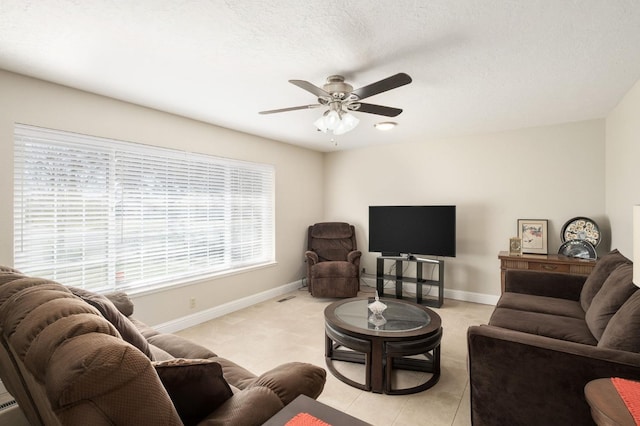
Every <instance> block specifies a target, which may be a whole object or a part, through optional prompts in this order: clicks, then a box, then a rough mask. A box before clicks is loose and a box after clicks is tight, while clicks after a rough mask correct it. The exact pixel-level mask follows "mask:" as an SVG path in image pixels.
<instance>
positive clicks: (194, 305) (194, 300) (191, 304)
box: [189, 297, 196, 309]
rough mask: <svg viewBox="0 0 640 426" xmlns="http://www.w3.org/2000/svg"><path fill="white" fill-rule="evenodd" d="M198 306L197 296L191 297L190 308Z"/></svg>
mask: <svg viewBox="0 0 640 426" xmlns="http://www.w3.org/2000/svg"><path fill="white" fill-rule="evenodd" d="M195 307H196V298H195V297H192V298H191V299H189V308H191V309H193V308H195Z"/></svg>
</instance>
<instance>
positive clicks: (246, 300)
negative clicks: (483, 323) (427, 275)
mask: <svg viewBox="0 0 640 426" xmlns="http://www.w3.org/2000/svg"><path fill="white" fill-rule="evenodd" d="M362 280H363V281H364V282H365V283H366V284H367V285H368V286H370V287H372V288H374V289H375V287H376V280H375V279H370V278H363V279H362ZM405 286H406V288H407V290H409V291H411V288H410V286H411V285H410V284H405ZM300 287H302V280H298V281H295V282H292V283H289V284H285V285H283V286H280V287H276V288H274V289H271V290H267V291H263V292H261V293H258V294H253V295H251V296H247V297H243V298H242V299H238V300H234V301H232V302H228V303H225V304H222V305H220V306H215V307H213V308H210V309H205V310H204V311H199V312H196V313H194V314H191V315H187V316H184V317H181V318H177V319H175V320H171V321H167V322H165V323H162V324H158V325H155V326H154V327H153V328H155V329H156V330H157V331H159V332H161V333H175V332H176V331H180V330H184V329H185V328H189V327H193V326H196V325H198V324H202V323H203V322H206V321H209V320H212V319H214V318H218V317H221V316H223V315H226V314H230V313H232V312H235V311H238V310H240V309H244V308H248V307H249V306H252V305H255V304H256V303H260V302H264V301H265V300H269V299H273V298H274V297H278V296H281V295H283V294H286V293H289V292H291V291H294V290H297V289H299V288H300ZM413 289H414V292H415V284H414V286H413ZM444 297H445V298H446V299H454V300H461V301H464V302H473V303H481V304H484V305H495V304H496V303H497V302H498V299H499V296H494V295H490V294H483V293H473V292H469V291H462V290H447V289H445V290H444Z"/></svg>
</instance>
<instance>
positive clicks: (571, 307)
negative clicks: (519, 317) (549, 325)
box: [496, 293, 584, 319]
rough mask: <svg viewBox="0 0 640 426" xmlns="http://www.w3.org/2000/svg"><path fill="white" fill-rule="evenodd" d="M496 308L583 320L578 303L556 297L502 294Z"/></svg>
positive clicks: (582, 313)
mask: <svg viewBox="0 0 640 426" xmlns="http://www.w3.org/2000/svg"><path fill="white" fill-rule="evenodd" d="M496 307H498V308H508V309H516V310H519V311H526V312H539V313H541V314H551V315H560V316H564V317H571V318H579V319H584V311H583V310H582V306H581V305H580V302H578V301H577V300H567V299H560V298H557V297H546V296H535V295H531V294H522V293H504V294H503V295H502V296H501V297H500V300H498V304H497V305H496Z"/></svg>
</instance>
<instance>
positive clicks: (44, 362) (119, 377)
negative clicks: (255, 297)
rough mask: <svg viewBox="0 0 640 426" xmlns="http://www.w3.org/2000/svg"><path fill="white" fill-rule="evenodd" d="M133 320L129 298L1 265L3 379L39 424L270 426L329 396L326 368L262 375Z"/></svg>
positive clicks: (281, 369) (298, 367) (294, 366)
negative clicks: (278, 416) (291, 407)
mask: <svg viewBox="0 0 640 426" xmlns="http://www.w3.org/2000/svg"><path fill="white" fill-rule="evenodd" d="M132 313H133V304H132V302H131V300H130V299H129V298H128V297H127V296H126V294H124V293H116V294H111V295H109V297H105V296H101V295H97V294H94V293H90V292H87V291H84V290H81V289H74V288H71V287H66V286H63V285H61V284H58V283H55V282H53V281H49V280H46V279H39V278H31V277H27V276H24V275H22V274H20V273H19V272H17V271H14V270H12V269H11V268H7V267H1V266H0V378H1V379H2V382H3V384H4V385H5V386H6V388H7V390H9V392H10V393H11V394H12V395H13V396H14V398H16V401H17V402H18V404H19V406H20V408H21V409H22V411H23V412H24V413H25V415H26V417H27V418H28V420H29V422H30V424H32V425H34V426H36V425H65V426H67V425H82V426H86V425H92V426H95V425H182V424H185V425H191V424H198V425H208V426H209V425H260V424H262V423H263V422H265V421H266V420H267V419H269V418H270V417H271V416H273V415H274V414H275V413H276V412H278V411H279V410H280V409H282V408H283V407H284V406H285V405H286V404H288V403H289V402H291V401H292V400H293V399H295V398H296V397H297V396H298V395H300V394H304V395H307V396H309V397H311V398H316V397H317V396H318V395H319V394H320V392H321V391H322V389H323V387H324V383H325V379H326V373H325V370H324V369H322V368H320V367H316V366H313V365H311V364H306V363H301V362H289V363H285V364H282V365H280V366H278V367H276V368H274V369H272V370H270V371H267V372H265V373H264V374H262V375H260V376H256V375H255V374H253V373H251V372H249V371H247V370H246V369H244V368H242V367H240V366H239V365H237V364H235V363H233V362H232V361H230V360H227V359H225V358H222V357H219V356H218V355H216V354H215V353H214V352H212V351H211V350H209V349H207V348H205V347H202V346H200V345H197V344H195V343H193V342H191V341H189V340H187V339H184V338H182V337H180V336H177V335H172V334H163V333H159V332H157V331H156V330H153V329H152V328H150V327H148V326H146V325H145V324H143V323H142V322H140V321H138V320H136V319H134V318H131V317H130V315H131V314H132ZM248 348H251V345H250V344H248ZM256 356H259V355H256Z"/></svg>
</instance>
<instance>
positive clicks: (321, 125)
mask: <svg viewBox="0 0 640 426" xmlns="http://www.w3.org/2000/svg"><path fill="white" fill-rule="evenodd" d="M313 124H314V125H315V126H316V127H317V128H318V130H320V131H321V132H323V133H327V130H328V128H327V120H326V114H325V115H323V116H321V117H320V118H318V119H317V120H316V121H314V122H313Z"/></svg>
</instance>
